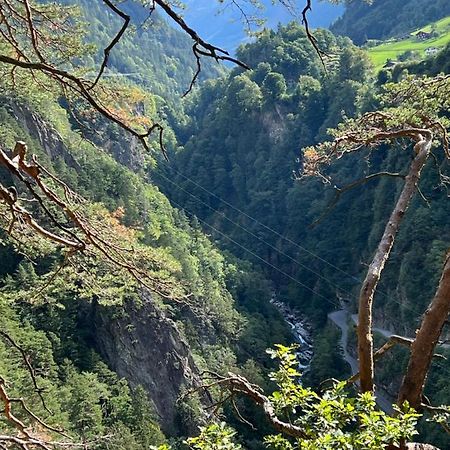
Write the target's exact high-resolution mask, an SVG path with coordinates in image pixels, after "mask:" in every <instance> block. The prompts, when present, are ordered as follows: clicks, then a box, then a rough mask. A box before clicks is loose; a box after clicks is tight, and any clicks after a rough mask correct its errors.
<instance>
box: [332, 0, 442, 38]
mask: <svg viewBox="0 0 450 450" xmlns="http://www.w3.org/2000/svg"><path fill="white" fill-rule="evenodd" d="M449 15H450V3H449V2H448V1H447V0H435V1H432V2H428V1H425V2H424V1H423V0H374V1H373V2H371V3H370V4H369V3H368V2H365V1H364V0H352V1H351V2H348V3H347V7H346V10H345V13H344V15H343V16H342V17H341V18H340V19H338V20H337V21H336V22H335V23H334V24H333V25H332V27H331V30H332V31H333V32H334V33H337V34H340V35H345V36H348V37H350V38H351V39H352V40H353V41H354V42H355V43H356V44H358V45H361V44H363V43H364V42H366V41H367V40H368V39H386V38H389V37H393V36H401V35H403V34H404V33H409V32H411V31H412V30H414V29H416V28H420V27H423V26H425V25H426V24H428V23H430V22H435V21H437V20H439V19H442V18H443V17H447V16H449Z"/></svg>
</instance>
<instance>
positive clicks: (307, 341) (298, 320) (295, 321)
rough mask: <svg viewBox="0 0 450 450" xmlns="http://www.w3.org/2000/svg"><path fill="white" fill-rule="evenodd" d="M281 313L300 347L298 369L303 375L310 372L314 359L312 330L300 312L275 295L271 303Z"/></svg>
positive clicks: (297, 353) (297, 354)
mask: <svg viewBox="0 0 450 450" xmlns="http://www.w3.org/2000/svg"><path fill="white" fill-rule="evenodd" d="M270 303H272V305H274V306H275V307H276V308H277V309H278V311H280V313H281V315H282V316H283V318H284V320H285V321H286V323H287V324H288V325H289V326H290V328H291V331H292V334H293V336H294V339H295V342H296V343H297V344H298V345H299V347H298V350H297V352H296V353H295V354H296V356H297V361H298V369H299V371H300V372H302V373H306V372H307V371H308V370H309V367H310V363H311V359H312V357H313V354H314V353H313V341H312V338H311V328H310V326H309V324H308V322H307V321H306V320H305V318H304V317H302V316H301V315H300V314H299V313H298V311H296V310H295V309H293V308H291V307H289V306H288V305H286V304H285V303H283V302H282V301H281V300H278V299H277V297H276V296H275V295H274V296H273V297H272V299H271V301H270Z"/></svg>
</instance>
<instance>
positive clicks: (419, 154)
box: [358, 130, 433, 392]
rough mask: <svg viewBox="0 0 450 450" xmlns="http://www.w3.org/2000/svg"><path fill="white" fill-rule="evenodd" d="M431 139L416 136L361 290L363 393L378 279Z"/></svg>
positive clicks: (369, 386)
mask: <svg viewBox="0 0 450 450" xmlns="http://www.w3.org/2000/svg"><path fill="white" fill-rule="evenodd" d="M432 140H433V135H432V133H431V132H430V131H427V130H423V132H422V133H421V134H419V133H418V136H417V143H416V145H415V146H414V150H415V151H416V156H415V158H414V159H413V161H412V163H411V166H410V168H409V173H408V175H407V176H406V178H405V184H404V186H403V189H402V192H401V193H400V196H399V198H398V200H397V203H396V205H395V207H394V209H393V211H392V213H391V216H390V218H389V221H388V223H387V224H386V228H385V230H384V233H383V236H382V238H381V240H380V242H379V244H378V248H377V250H376V252H375V255H374V257H373V260H372V263H371V264H370V267H369V270H368V272H367V275H366V278H365V280H364V283H363V285H362V287H361V292H360V295H359V309H358V314H359V318H358V358H359V373H360V383H361V391H362V392H367V391H373V390H374V382H373V338H372V303H373V297H374V295H375V291H376V288H377V285H378V282H379V280H380V276H381V272H382V271H383V269H384V266H385V264H386V261H387V260H388V258H389V255H390V253H391V250H392V246H393V244H394V240H395V237H396V235H397V232H398V230H399V227H400V223H401V221H402V219H403V216H404V214H405V212H406V210H407V209H408V206H409V204H410V202H411V199H412V198H413V196H414V194H415V192H416V190H417V184H418V182H419V179H420V173H421V171H422V169H423V167H424V166H425V164H426V162H427V159H428V156H429V154H430V149H431V143H432Z"/></svg>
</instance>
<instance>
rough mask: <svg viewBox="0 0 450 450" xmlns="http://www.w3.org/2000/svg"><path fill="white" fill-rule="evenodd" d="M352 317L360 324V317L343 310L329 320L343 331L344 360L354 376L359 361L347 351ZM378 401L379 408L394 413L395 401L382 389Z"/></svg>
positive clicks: (387, 334)
mask: <svg viewBox="0 0 450 450" xmlns="http://www.w3.org/2000/svg"><path fill="white" fill-rule="evenodd" d="M350 317H351V319H352V321H353V322H354V323H355V324H357V323H358V316H356V315H352V316H350V314H349V313H348V312H347V311H346V310H345V309H342V310H340V311H334V312H332V313H330V314H328V318H329V319H330V320H331V321H332V322H333V323H334V324H335V325H336V326H337V327H338V328H339V329H340V330H341V339H340V341H339V343H340V345H341V347H342V351H343V355H344V360H345V361H346V362H347V363H348V364H349V365H350V367H351V370H352V375H355V374H356V373H358V370H359V369H358V361H357V360H356V358H354V357H353V356H352V355H351V354H350V353H349V352H348V350H347V344H348V327H349V324H348V322H349V318H350ZM374 331H376V332H377V333H381V334H382V335H383V336H385V337H387V338H389V337H390V336H392V333H391V332H390V331H388V330H383V329H381V328H374ZM376 401H377V404H378V406H379V407H380V408H381V409H382V410H383V411H384V412H386V413H389V414H391V413H392V412H393V408H392V403H394V400H392V399H391V398H390V397H389V396H388V394H387V393H386V392H384V391H383V390H382V389H378V391H377V393H376Z"/></svg>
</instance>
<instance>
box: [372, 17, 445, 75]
mask: <svg viewBox="0 0 450 450" xmlns="http://www.w3.org/2000/svg"><path fill="white" fill-rule="evenodd" d="M421 31H423V32H426V33H431V32H432V31H434V32H436V33H437V36H436V37H434V38H431V39H427V40H423V41H422V40H419V39H418V38H417V37H416V34H417V33H419V32H421ZM449 42H450V17H446V18H445V19H442V20H439V21H438V22H434V23H431V24H429V25H427V26H425V27H423V28H420V29H418V30H416V31H414V32H413V33H411V34H410V35H409V38H407V39H403V40H394V39H391V40H389V41H386V42H383V43H382V44H380V45H377V46H376V47H372V48H369V49H368V52H369V55H370V58H371V59H372V62H373V64H374V65H375V68H376V70H377V71H378V70H380V69H382V68H383V66H384V64H385V63H386V61H387V60H388V59H392V60H396V59H397V58H398V57H399V56H400V55H401V54H402V53H405V52H407V51H414V52H417V53H418V54H419V56H420V57H421V58H425V57H426V53H425V50H426V49H427V48H430V47H435V48H438V49H440V48H442V47H444V46H445V45H447V44H448V43H449Z"/></svg>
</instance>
